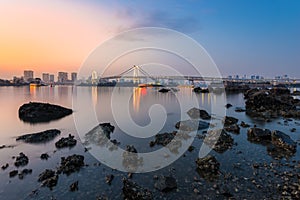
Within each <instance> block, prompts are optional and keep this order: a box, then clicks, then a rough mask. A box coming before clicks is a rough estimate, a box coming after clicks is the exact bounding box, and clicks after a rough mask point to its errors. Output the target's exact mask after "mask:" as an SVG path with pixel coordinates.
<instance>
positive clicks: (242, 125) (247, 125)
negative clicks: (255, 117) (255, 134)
mask: <svg viewBox="0 0 300 200" xmlns="http://www.w3.org/2000/svg"><path fill="white" fill-rule="evenodd" d="M240 126H241V127H243V128H249V127H250V125H249V124H246V123H245V122H244V121H242V122H241V125H240Z"/></svg>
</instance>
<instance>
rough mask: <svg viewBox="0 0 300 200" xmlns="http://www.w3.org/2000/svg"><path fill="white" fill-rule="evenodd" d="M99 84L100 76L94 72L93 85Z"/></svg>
mask: <svg viewBox="0 0 300 200" xmlns="http://www.w3.org/2000/svg"><path fill="white" fill-rule="evenodd" d="M97 83H98V75H97V72H96V71H93V72H92V84H97Z"/></svg>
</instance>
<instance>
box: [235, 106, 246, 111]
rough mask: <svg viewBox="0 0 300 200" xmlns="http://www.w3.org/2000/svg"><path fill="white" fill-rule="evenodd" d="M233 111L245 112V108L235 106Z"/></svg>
mask: <svg viewBox="0 0 300 200" xmlns="http://www.w3.org/2000/svg"><path fill="white" fill-rule="evenodd" d="M234 111H235V112H246V109H245V108H241V107H236V108H235V110H234Z"/></svg>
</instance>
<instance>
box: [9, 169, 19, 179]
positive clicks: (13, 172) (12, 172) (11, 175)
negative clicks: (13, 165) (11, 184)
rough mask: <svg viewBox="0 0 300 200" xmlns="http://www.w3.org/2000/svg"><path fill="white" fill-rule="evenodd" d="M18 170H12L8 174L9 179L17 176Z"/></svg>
mask: <svg viewBox="0 0 300 200" xmlns="http://www.w3.org/2000/svg"><path fill="white" fill-rule="evenodd" d="M18 173H19V172H18V170H13V171H10V172H9V178H13V177H15V176H17V175H18Z"/></svg>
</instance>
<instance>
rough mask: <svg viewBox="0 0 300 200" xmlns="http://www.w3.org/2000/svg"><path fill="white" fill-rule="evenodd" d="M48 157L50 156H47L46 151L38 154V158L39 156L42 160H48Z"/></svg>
mask: <svg viewBox="0 0 300 200" xmlns="http://www.w3.org/2000/svg"><path fill="white" fill-rule="evenodd" d="M49 157H50V156H49V155H48V154H47V153H43V154H41V156H40V158H41V159H42V160H48V158H49Z"/></svg>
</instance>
